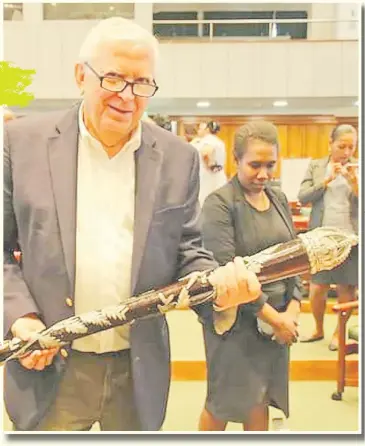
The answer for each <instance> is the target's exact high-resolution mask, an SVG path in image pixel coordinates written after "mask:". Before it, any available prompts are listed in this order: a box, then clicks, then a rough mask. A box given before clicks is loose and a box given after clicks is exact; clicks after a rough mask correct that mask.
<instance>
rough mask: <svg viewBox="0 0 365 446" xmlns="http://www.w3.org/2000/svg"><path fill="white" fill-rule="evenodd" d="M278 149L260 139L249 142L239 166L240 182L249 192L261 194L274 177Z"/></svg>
mask: <svg viewBox="0 0 365 446" xmlns="http://www.w3.org/2000/svg"><path fill="white" fill-rule="evenodd" d="M277 157H278V148H277V146H276V145H273V144H270V143H268V142H265V141H261V140H259V139H253V140H250V141H249V142H248V146H247V149H246V152H245V153H244V155H243V156H242V158H241V159H240V160H239V161H238V164H237V175H238V179H239V182H240V183H241V184H242V186H243V188H244V189H245V190H246V191H247V192H251V193H259V192H261V191H262V190H263V189H264V186H265V184H266V183H267V182H268V181H269V180H270V179H271V178H272V177H273V174H274V169H275V165H276V161H277Z"/></svg>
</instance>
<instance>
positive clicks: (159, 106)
mask: <svg viewBox="0 0 365 446" xmlns="http://www.w3.org/2000/svg"><path fill="white" fill-rule="evenodd" d="M277 99H283V98H273V99H269V98H208V99H207V98H204V99H202V100H204V101H206V102H210V107H208V108H198V107H197V105H196V104H197V102H199V101H200V100H201V98H159V97H155V98H152V99H151V101H150V103H149V106H148V110H147V111H148V113H149V114H154V113H161V114H167V115H182V116H189V115H193V116H196V115H220V116H222V115H276V114H285V115H309V114H310V115H312V114H325V115H335V116H357V115H358V107H357V106H355V105H354V102H355V100H356V99H357V98H354V97H338V98H335V97H330V98H313V97H312V98H287V101H288V106H286V107H274V106H273V101H274V100H277ZM76 101H77V99H62V100H61V99H36V100H34V101H33V102H32V103H31V104H30V106H29V107H27V108H24V109H19V108H18V109H16V108H14V111H15V112H18V113H21V114H26V113H32V112H36V111H50V110H57V109H62V108H66V107H69V106H70V105H72V104H73V103H75V102H76Z"/></svg>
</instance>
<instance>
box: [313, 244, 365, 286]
mask: <svg viewBox="0 0 365 446" xmlns="http://www.w3.org/2000/svg"><path fill="white" fill-rule="evenodd" d="M311 280H312V282H313V283H315V284H318V285H332V284H333V285H353V286H358V283H359V249H358V246H354V247H353V248H352V249H351V252H350V255H349V257H348V258H347V259H346V260H345V262H344V263H342V264H341V265H339V266H337V267H336V268H334V269H332V270H330V271H321V272H319V273H317V274H313V276H312V278H311Z"/></svg>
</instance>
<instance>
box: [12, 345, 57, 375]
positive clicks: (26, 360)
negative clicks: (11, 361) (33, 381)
mask: <svg viewBox="0 0 365 446" xmlns="http://www.w3.org/2000/svg"><path fill="white" fill-rule="evenodd" d="M58 351H59V348H52V349H47V350H42V351H41V350H35V351H34V352H31V353H28V354H27V355H26V356H23V357H22V358H21V359H19V362H20V363H21V365H22V366H23V367H25V368H26V369H29V370H43V369H44V368H45V367H47V366H49V365H51V364H52V362H53V359H54V357H55V355H56V354H57V353H58Z"/></svg>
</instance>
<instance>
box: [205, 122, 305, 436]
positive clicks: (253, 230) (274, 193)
mask: <svg viewBox="0 0 365 446" xmlns="http://www.w3.org/2000/svg"><path fill="white" fill-rule="evenodd" d="M278 145H279V143H278V134H277V130H276V128H275V126H274V125H272V124H271V123H268V122H265V121H252V122H250V123H248V124H246V125H244V126H243V127H241V128H240V129H239V130H238V132H237V133H236V135H235V144H234V155H235V159H236V162H237V175H236V176H234V177H233V179H232V180H231V181H229V183H228V184H226V185H225V186H223V187H222V188H220V189H218V190H217V191H215V192H213V193H212V194H211V195H209V196H208V198H207V199H206V201H205V203H204V206H203V240H204V244H205V247H206V248H207V249H209V250H211V251H212V252H213V254H214V257H215V259H216V260H217V261H218V262H219V263H220V264H225V263H227V262H229V261H231V260H232V259H234V257H235V256H243V257H244V256H250V255H253V254H255V253H257V252H258V251H261V250H263V249H265V248H267V247H269V246H272V245H274V244H276V243H280V242H285V241H288V240H290V239H293V238H295V236H296V234H295V230H294V227H293V223H292V218H291V212H290V209H289V206H288V202H287V199H286V197H285V195H284V194H283V193H282V192H281V191H280V190H274V189H272V188H270V187H269V186H268V182H269V180H270V179H271V178H272V175H273V172H274V168H275V164H276V161H277V157H278ZM262 291H263V296H264V298H265V301H266V302H265V303H264V304H263V305H262V306H261V307H258V305H257V303H255V304H248V305H245V306H241V307H239V308H238V310H237V311H236V314H235V315H234V317H235V323H234V325H233V327H232V328H231V329H230V330H229V331H228V332H225V333H224V334H222V335H219V334H217V333H215V332H214V330H213V329H210V328H209V326H206V327H204V340H205V349H206V357H207V367H208V393H207V398H206V404H205V408H204V409H203V412H202V414H201V417H200V423H199V429H200V430H204V431H208V430H209V431H212V430H224V429H225V427H226V424H227V422H229V421H231V422H236V423H242V424H243V427H244V430H247V431H265V430H268V427H269V420H268V407H269V405H272V406H275V407H277V408H279V409H281V410H282V411H283V412H284V414H285V415H286V416H287V417H288V415H289V408H288V371H289V370H288V369H289V345H291V343H292V342H295V341H296V337H297V331H296V326H297V324H298V317H299V312H300V300H301V286H300V281H299V279H298V278H291V279H286V280H281V281H278V282H275V283H273V284H267V285H263V287H262Z"/></svg>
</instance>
